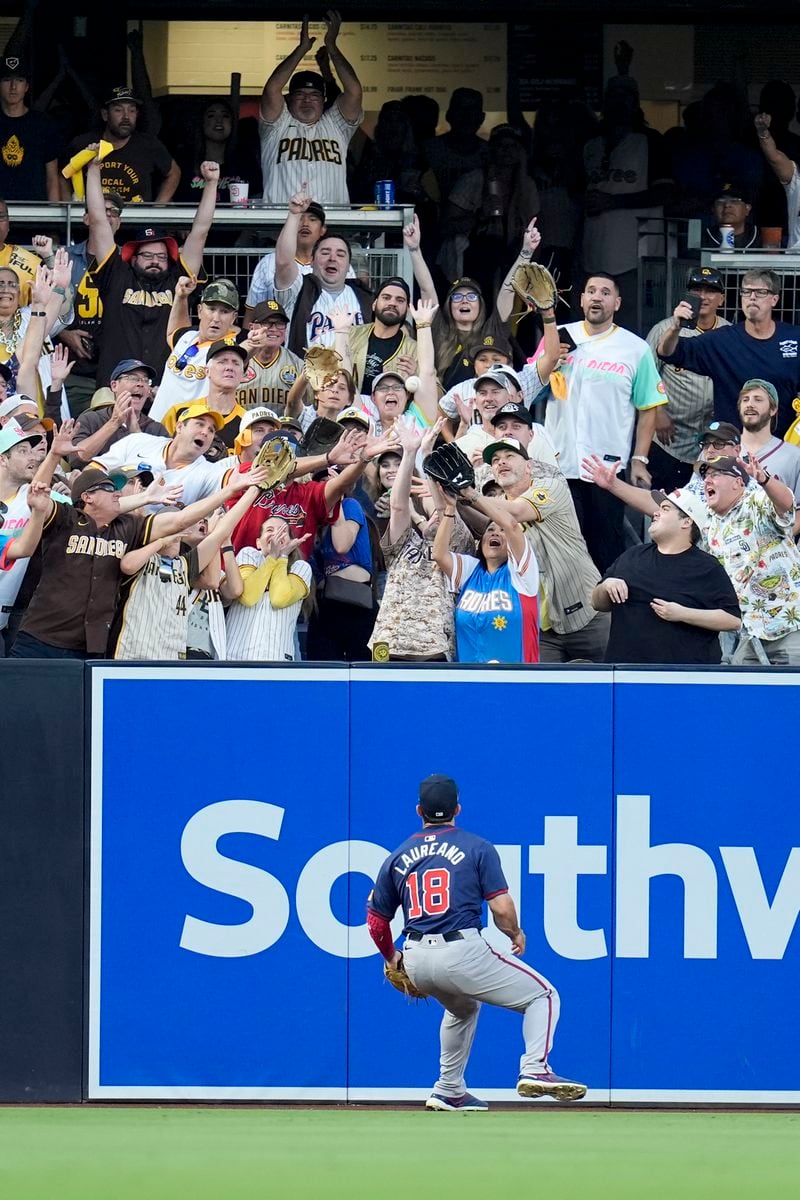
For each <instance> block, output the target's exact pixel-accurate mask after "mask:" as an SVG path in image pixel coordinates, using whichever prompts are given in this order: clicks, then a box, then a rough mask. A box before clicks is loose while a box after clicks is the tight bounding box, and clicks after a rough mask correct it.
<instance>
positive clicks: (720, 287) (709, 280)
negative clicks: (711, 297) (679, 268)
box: [686, 267, 725, 296]
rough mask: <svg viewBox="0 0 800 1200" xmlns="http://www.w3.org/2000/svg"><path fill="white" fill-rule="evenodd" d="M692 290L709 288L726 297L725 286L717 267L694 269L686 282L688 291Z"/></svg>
mask: <svg viewBox="0 0 800 1200" xmlns="http://www.w3.org/2000/svg"><path fill="white" fill-rule="evenodd" d="M692 288H708V289H709V291H714V292H722V294H723V296H724V295H725V284H724V283H723V282H722V276H721V275H720V273H719V271H718V270H717V269H716V267H693V268H692V270H691V271H690V272H689V278H688V279H687V280H686V290H687V291H688V292H690V291H691V290H692Z"/></svg>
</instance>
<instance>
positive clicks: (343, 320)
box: [328, 304, 353, 333]
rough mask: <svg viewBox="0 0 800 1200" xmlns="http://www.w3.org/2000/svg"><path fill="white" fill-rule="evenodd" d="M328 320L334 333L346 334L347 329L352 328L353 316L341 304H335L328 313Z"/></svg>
mask: <svg viewBox="0 0 800 1200" xmlns="http://www.w3.org/2000/svg"><path fill="white" fill-rule="evenodd" d="M328 318H329V320H330V323H331V325H332V326H333V332H334V333H347V331H348V329H352V328H353V314H352V313H351V312H350V309H349V308H345V306H344V305H343V304H337V306H336V307H335V308H332V309H331V311H330V312H329V313H328Z"/></svg>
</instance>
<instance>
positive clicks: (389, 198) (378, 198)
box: [375, 179, 394, 208]
mask: <svg viewBox="0 0 800 1200" xmlns="http://www.w3.org/2000/svg"><path fill="white" fill-rule="evenodd" d="M375 203H376V204H377V205H378V207H379V208H391V207H392V205H393V204H394V180H393V179H378V180H376V182H375Z"/></svg>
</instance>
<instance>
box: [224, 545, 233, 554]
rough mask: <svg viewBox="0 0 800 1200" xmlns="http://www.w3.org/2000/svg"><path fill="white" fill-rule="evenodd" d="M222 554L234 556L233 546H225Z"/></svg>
mask: <svg viewBox="0 0 800 1200" xmlns="http://www.w3.org/2000/svg"><path fill="white" fill-rule="evenodd" d="M222 553H223V554H233V546H223V547H222Z"/></svg>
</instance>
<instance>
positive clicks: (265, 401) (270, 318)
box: [236, 300, 303, 415]
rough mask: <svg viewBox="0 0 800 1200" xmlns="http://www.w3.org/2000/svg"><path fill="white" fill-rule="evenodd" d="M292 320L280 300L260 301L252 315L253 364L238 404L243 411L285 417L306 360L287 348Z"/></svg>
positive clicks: (249, 339)
mask: <svg viewBox="0 0 800 1200" xmlns="http://www.w3.org/2000/svg"><path fill="white" fill-rule="evenodd" d="M288 328H289V318H288V317H287V316H286V313H285V312H284V310H283V309H282V308H281V306H280V304H278V301H277V300H261V301H259V303H258V304H257V305H256V306H255V308H254V309H253V310H252V311H251V315H250V328H249V329H248V330H247V341H246V343H244V344H246V345H247V347H248V348H249V349H250V350H251V355H250V362H249V363H248V366H247V373H246V374H245V377H244V382H243V384H242V387H241V389H240V390H239V391H238V392H237V393H236V402H237V404H240V405H241V406H242V408H244V409H251V408H256V407H257V408H261V407H263V406H264V405H266V406H267V408H271V409H272V410H273V411H274V412H277V413H278V414H279V415H282V414H283V413H284V412H285V411H286V405H287V403H288V400H289V392H290V391H291V389H292V386H293V385H294V383H295V381H296V380H297V379H298V377H299V376H300V375H301V374H302V371H303V360H302V359H301V358H299V357H298V356H297V355H296V354H292V352H291V350H287V349H286V347H285V346H284V342H285V341H286V333H287V330H288Z"/></svg>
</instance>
